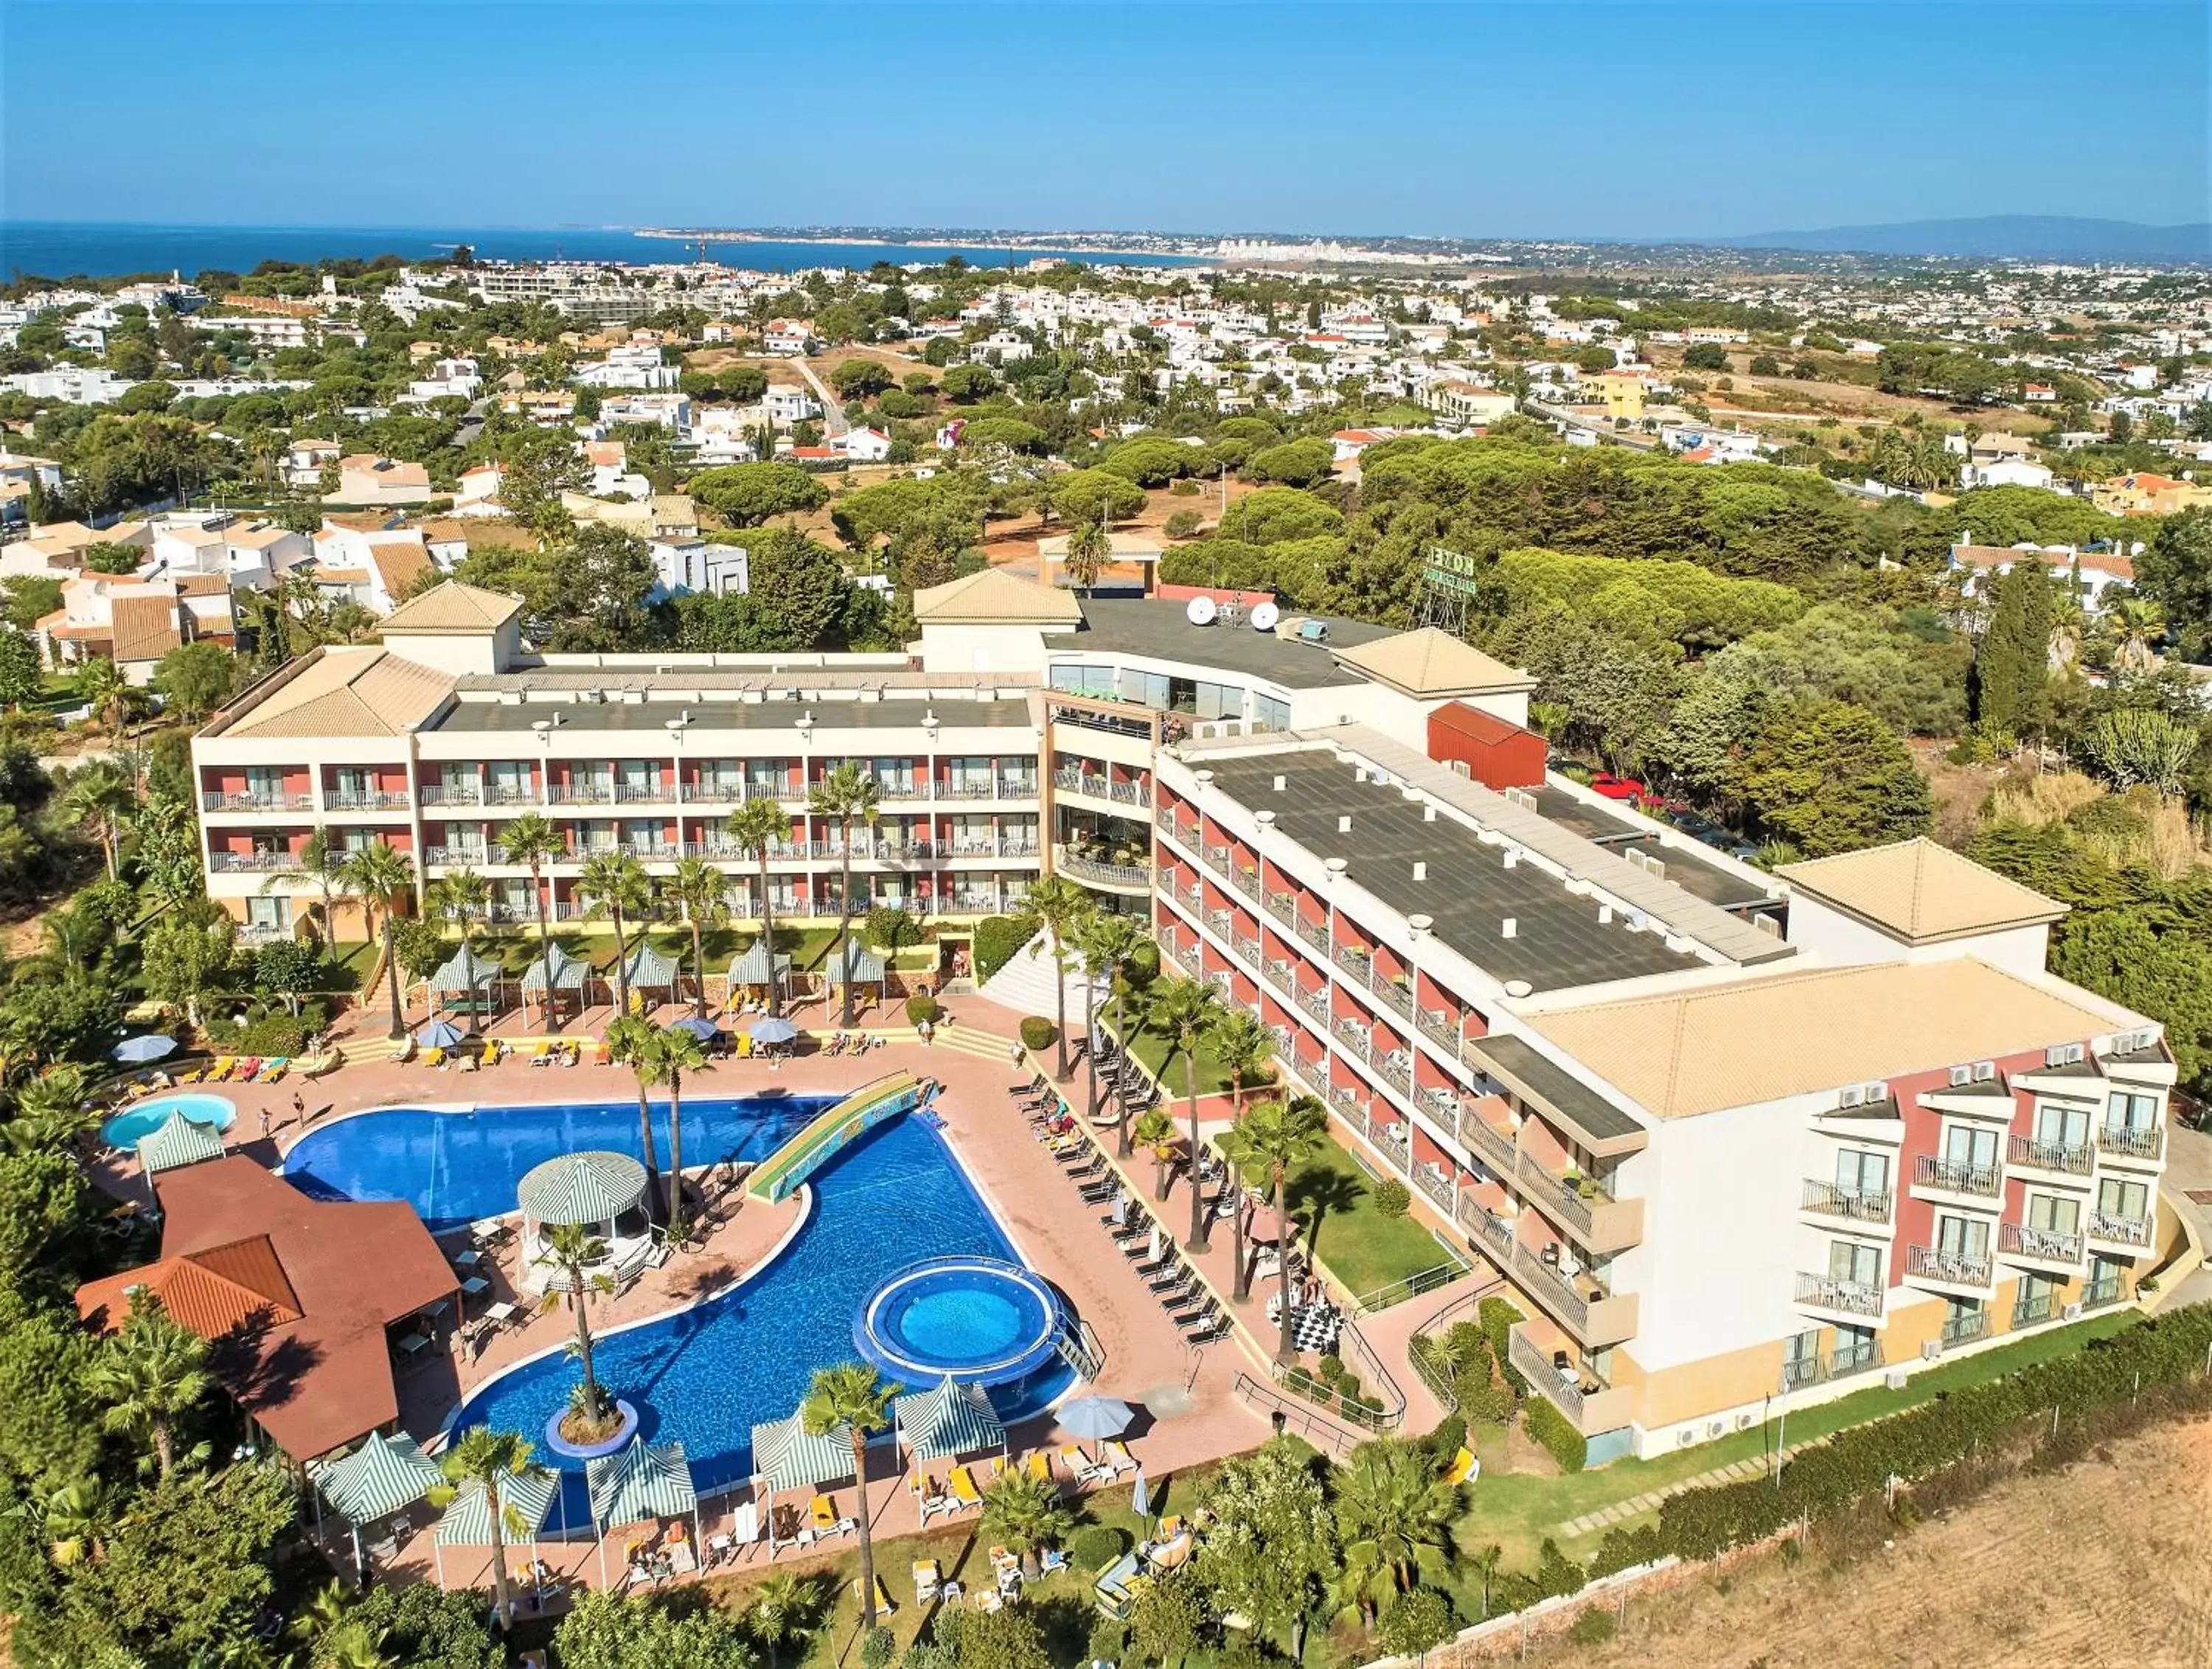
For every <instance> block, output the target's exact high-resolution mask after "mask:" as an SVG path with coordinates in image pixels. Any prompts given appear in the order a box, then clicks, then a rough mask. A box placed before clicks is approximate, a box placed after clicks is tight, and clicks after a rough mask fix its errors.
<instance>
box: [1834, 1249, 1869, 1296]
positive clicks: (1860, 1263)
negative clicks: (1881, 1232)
mask: <svg viewBox="0 0 2212 1669" xmlns="http://www.w3.org/2000/svg"><path fill="white" fill-rule="evenodd" d="M1828 1278H1829V1279H1830V1280H1832V1281H1849V1282H1850V1283H1851V1284H1853V1285H1854V1286H1863V1287H1871V1288H1873V1289H1875V1290H1877V1291H1879V1290H1881V1247H1878V1246H1862V1245H1861V1244H1859V1242H1858V1241H1829V1242H1828Z"/></svg>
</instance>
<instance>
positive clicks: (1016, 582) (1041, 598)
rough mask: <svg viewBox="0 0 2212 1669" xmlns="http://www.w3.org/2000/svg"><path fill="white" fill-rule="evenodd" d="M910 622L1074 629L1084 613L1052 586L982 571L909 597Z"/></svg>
mask: <svg viewBox="0 0 2212 1669" xmlns="http://www.w3.org/2000/svg"><path fill="white" fill-rule="evenodd" d="M914 617H915V619H916V620H917V621H919V622H921V624H923V625H925V626H1063V627H1066V626H1079V625H1081V624H1082V623H1083V610H1082V608H1081V606H1080V605H1079V604H1077V602H1076V600H1075V598H1073V596H1071V595H1070V594H1069V593H1067V592H1064V591H1062V590H1060V588H1059V587H1057V586H1040V585H1038V584H1036V582H1035V581H1033V580H1022V579H1018V578H1016V577H1015V576H1014V575H1013V574H1009V573H1007V572H1006V569H1004V568H985V569H983V570H982V571H981V573H979V574H969V575H967V576H966V577H964V578H963V579H959V580H947V581H946V582H945V584H944V585H941V586H926V587H924V588H923V589H922V590H921V591H918V592H915V594H914Z"/></svg>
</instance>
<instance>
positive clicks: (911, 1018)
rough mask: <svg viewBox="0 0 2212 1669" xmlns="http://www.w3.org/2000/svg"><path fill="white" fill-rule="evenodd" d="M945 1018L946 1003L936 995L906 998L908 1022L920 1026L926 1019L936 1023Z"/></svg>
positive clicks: (933, 1023) (932, 1023) (910, 1024)
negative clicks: (940, 1000) (935, 996)
mask: <svg viewBox="0 0 2212 1669" xmlns="http://www.w3.org/2000/svg"><path fill="white" fill-rule="evenodd" d="M943 1018H945V1004H942V1003H940V1002H939V1001H938V1000H937V998H934V997H909V998H907V999H906V1023H907V1024H908V1025H909V1026H919V1025H921V1023H923V1022H924V1021H927V1022H928V1023H930V1024H931V1025H935V1024H936V1023H938V1022H939V1021H940V1020H942V1019H943Z"/></svg>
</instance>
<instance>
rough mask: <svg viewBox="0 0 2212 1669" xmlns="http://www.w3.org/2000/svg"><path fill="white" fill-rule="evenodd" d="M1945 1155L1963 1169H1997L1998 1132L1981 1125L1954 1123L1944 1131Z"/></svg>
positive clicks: (1946, 1159)
mask: <svg viewBox="0 0 2212 1669" xmlns="http://www.w3.org/2000/svg"><path fill="white" fill-rule="evenodd" d="M1943 1157H1944V1160H1945V1161H1946V1162H1948V1163H1950V1164H1953V1165H1956V1166H1958V1167H1959V1168H1960V1169H1963V1170H1975V1171H1989V1170H1995V1169H1996V1163H1997V1132H1996V1131H1994V1130H1987V1129H1984V1128H1983V1127H1982V1126H1979V1125H1953V1126H1951V1127H1950V1128H1949V1129H1948V1130H1947V1131H1945V1132H1943Z"/></svg>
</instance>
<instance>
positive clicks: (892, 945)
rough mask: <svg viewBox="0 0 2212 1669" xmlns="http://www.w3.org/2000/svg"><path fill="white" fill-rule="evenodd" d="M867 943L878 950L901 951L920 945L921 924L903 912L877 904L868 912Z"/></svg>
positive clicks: (887, 905)
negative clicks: (911, 945)
mask: <svg viewBox="0 0 2212 1669" xmlns="http://www.w3.org/2000/svg"><path fill="white" fill-rule="evenodd" d="M867 932H868V943H869V944H872V945H874V946H875V947H876V949H877V950H903V949H905V948H906V947H907V946H908V945H909V944H921V939H922V933H921V923H920V922H918V921H916V920H915V919H914V918H913V917H912V916H910V915H908V913H906V912H905V911H904V910H902V909H898V908H896V907H894V906H892V905H889V904H878V905H877V906H876V907H875V908H874V909H872V910H871V911H869V912H868V919H867Z"/></svg>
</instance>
